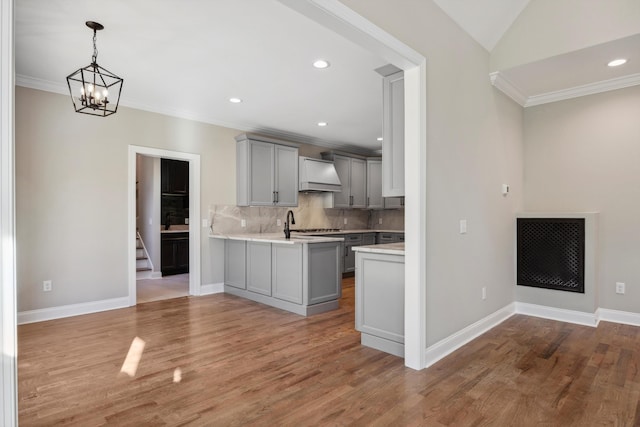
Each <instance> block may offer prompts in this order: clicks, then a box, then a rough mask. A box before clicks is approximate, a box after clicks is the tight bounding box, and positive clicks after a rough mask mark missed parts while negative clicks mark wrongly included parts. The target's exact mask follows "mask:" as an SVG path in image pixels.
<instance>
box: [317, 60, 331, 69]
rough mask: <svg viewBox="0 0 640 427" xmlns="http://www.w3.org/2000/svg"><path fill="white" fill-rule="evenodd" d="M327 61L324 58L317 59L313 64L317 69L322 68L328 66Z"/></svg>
mask: <svg viewBox="0 0 640 427" xmlns="http://www.w3.org/2000/svg"><path fill="white" fill-rule="evenodd" d="M329 65H330V64H329V61H327V60H325V59H318V60H317V61H316V62H314V63H313V66H314V67H316V68H319V69H321V70H322V69H323V68H329Z"/></svg>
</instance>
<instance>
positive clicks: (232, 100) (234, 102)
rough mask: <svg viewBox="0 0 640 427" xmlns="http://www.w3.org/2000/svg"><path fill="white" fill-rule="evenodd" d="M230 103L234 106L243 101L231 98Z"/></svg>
mask: <svg viewBox="0 0 640 427" xmlns="http://www.w3.org/2000/svg"><path fill="white" fill-rule="evenodd" d="M229 102H231V103H233V104H239V103H241V102H242V99H240V98H229Z"/></svg>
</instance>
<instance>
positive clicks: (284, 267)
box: [210, 233, 343, 316]
mask: <svg viewBox="0 0 640 427" xmlns="http://www.w3.org/2000/svg"><path fill="white" fill-rule="evenodd" d="M210 237H211V238H214V239H224V243H225V261H224V264H225V266H224V291H225V292H226V293H229V294H232V295H236V296H239V297H243V298H247V299H250V300H252V301H256V302H259V303H262V304H267V305H270V306H273V307H276V308H280V309H282V310H287V311H290V312H293V313H296V314H300V315H302V316H309V315H313V314H318V313H324V312H326V311H330V310H335V309H336V308H338V306H339V302H338V299H339V298H340V296H341V295H342V284H341V281H342V251H341V247H342V243H343V239H342V238H336V237H316V236H295V235H294V236H291V238H290V239H286V238H285V237H284V235H283V234H282V233H257V234H211V235H210Z"/></svg>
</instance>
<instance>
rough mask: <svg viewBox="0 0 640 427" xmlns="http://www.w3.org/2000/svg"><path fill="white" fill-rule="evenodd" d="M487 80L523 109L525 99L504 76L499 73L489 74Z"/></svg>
mask: <svg viewBox="0 0 640 427" xmlns="http://www.w3.org/2000/svg"><path fill="white" fill-rule="evenodd" d="M489 79H490V80H491V84H492V85H493V86H495V87H496V88H497V89H499V90H500V91H501V92H503V93H504V94H505V95H507V96H508V97H509V98H511V99H513V100H514V101H516V102H517V103H518V104H519V105H520V106H522V107H524V106H525V103H526V102H527V97H526V96H525V95H524V94H523V93H522V92H521V91H520V89H518V87H517V86H516V85H514V84H513V83H511V81H510V80H509V79H507V78H506V77H505V76H504V74H502V73H501V72H500V71H494V72H493V73H489Z"/></svg>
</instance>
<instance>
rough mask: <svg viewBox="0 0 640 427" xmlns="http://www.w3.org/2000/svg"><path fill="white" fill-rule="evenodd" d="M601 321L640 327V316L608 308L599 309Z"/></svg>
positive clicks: (598, 314) (597, 312) (598, 313)
mask: <svg viewBox="0 0 640 427" xmlns="http://www.w3.org/2000/svg"><path fill="white" fill-rule="evenodd" d="M596 314H597V316H598V318H599V320H604V321H605V322H614V323H622V324H624V325H633V326H640V314H639V313H631V312H629V311H619V310H609V309H606V308H599V309H598V311H596Z"/></svg>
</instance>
